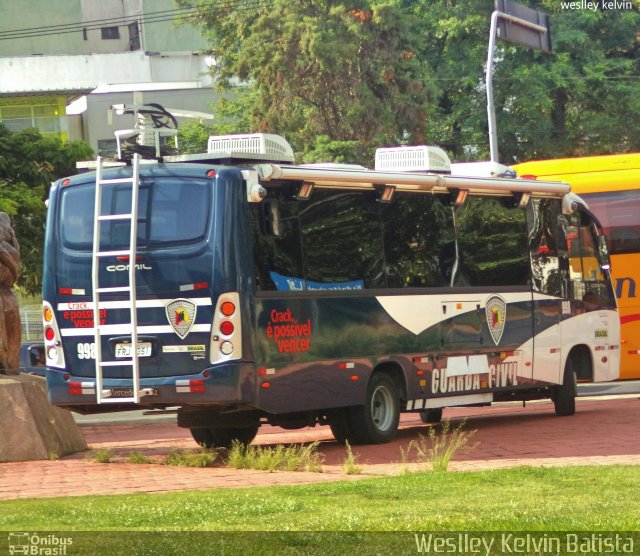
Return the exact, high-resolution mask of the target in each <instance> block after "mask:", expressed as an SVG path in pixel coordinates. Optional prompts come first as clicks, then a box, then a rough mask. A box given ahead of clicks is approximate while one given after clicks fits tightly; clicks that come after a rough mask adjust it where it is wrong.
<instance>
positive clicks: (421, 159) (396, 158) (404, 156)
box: [376, 145, 451, 174]
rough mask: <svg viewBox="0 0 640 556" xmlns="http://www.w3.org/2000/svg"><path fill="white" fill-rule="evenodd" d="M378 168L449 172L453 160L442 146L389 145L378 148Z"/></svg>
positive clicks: (397, 170) (402, 170) (399, 170)
mask: <svg viewBox="0 0 640 556" xmlns="http://www.w3.org/2000/svg"><path fill="white" fill-rule="evenodd" d="M376 170H386V171H392V172H434V173H441V174H443V173H446V174H448V173H450V172H451V161H450V160H449V156H448V155H447V153H446V152H444V150H442V149H441V148H440V147H433V146H426V145H418V146H414V147H388V148H382V149H377V150H376Z"/></svg>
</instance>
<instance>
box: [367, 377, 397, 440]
mask: <svg viewBox="0 0 640 556" xmlns="http://www.w3.org/2000/svg"><path fill="white" fill-rule="evenodd" d="M394 408H395V400H394V398H393V393H392V392H391V391H390V390H389V388H387V387H386V386H385V385H382V384H381V385H380V386H378V387H377V388H376V389H375V390H374V392H373V395H372V396H371V420H372V421H373V424H374V425H375V426H376V428H377V429H378V430H380V431H386V430H388V429H389V427H391V424H392V423H393V419H394Z"/></svg>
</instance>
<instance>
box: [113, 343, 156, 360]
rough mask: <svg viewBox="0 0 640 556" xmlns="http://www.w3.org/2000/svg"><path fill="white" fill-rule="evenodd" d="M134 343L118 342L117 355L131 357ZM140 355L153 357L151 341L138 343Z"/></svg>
mask: <svg viewBox="0 0 640 556" xmlns="http://www.w3.org/2000/svg"><path fill="white" fill-rule="evenodd" d="M131 347H132V344H116V357H131V356H132V350H131ZM138 357H151V342H140V343H139V344H138Z"/></svg>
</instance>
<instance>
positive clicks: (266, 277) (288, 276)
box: [249, 195, 302, 291]
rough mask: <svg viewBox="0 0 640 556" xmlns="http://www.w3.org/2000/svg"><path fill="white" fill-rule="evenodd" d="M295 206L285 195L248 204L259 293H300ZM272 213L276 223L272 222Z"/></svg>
mask: <svg viewBox="0 0 640 556" xmlns="http://www.w3.org/2000/svg"><path fill="white" fill-rule="evenodd" d="M298 204H299V203H298V202H297V201H294V200H293V199H292V198H289V199H286V198H285V196H284V195H281V198H277V199H276V198H270V199H269V198H268V199H265V201H264V202H262V203H251V204H250V207H249V210H250V214H251V230H252V236H253V252H254V254H253V260H254V266H255V274H256V287H257V289H258V290H259V291H276V290H277V291H296V290H301V289H302V253H301V251H300V226H299V223H298ZM274 213H275V214H276V215H277V216H276V219H277V223H276V222H274V220H273V217H274ZM276 232H277V233H276Z"/></svg>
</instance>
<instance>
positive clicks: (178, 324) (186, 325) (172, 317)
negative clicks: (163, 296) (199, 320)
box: [165, 299, 197, 340]
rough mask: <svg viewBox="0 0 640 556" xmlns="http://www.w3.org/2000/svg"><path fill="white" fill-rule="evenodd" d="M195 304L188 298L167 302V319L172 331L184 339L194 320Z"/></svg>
mask: <svg viewBox="0 0 640 556" xmlns="http://www.w3.org/2000/svg"><path fill="white" fill-rule="evenodd" d="M196 310H197V306H196V304H195V303H192V302H191V301H189V300H188V299H174V300H173V301H171V302H169V303H167V306H166V307H165V311H166V313H167V320H168V321H169V324H170V325H171V328H173V330H174V332H175V333H176V334H177V335H178V336H179V337H180V339H181V340H184V339H185V338H186V337H187V335H188V334H189V332H190V331H191V328H192V327H193V324H194V323H195V321H196Z"/></svg>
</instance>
